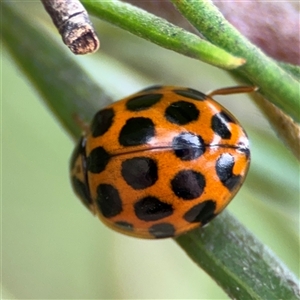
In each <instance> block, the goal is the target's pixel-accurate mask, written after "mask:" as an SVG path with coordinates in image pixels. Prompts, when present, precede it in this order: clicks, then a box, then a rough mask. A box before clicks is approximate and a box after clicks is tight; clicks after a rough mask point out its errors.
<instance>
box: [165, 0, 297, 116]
mask: <svg viewBox="0 0 300 300" xmlns="http://www.w3.org/2000/svg"><path fill="white" fill-rule="evenodd" d="M171 1H172V2H173V4H174V5H175V6H176V7H177V9H178V10H179V11H180V12H181V13H182V14H183V15H184V16H185V17H186V18H187V19H188V20H189V21H190V22H191V24H193V25H194V26H195V28H196V29H198V30H199V32H201V34H202V35H203V36H205V37H206V38H207V39H208V40H209V41H210V42H211V43H213V44H214V45H216V46H218V47H221V48H222V49H224V50H226V51H228V52H230V53H232V54H233V55H236V56H239V57H244V58H245V59H246V61H247V63H246V64H245V65H243V66H242V67H241V68H239V69H238V70H236V72H237V73H240V74H242V75H244V76H246V77H247V78H248V79H249V80H250V81H251V82H252V84H254V85H256V86H258V87H259V91H260V93H261V94H262V95H263V96H265V97H266V98H267V99H268V100H269V101H271V102H272V103H274V104H275V105H276V106H278V107H279V108H281V109H282V110H283V111H284V112H286V113H287V114H288V115H289V116H291V117H292V118H293V119H294V120H295V121H296V122H300V84H299V81H297V80H296V79H295V78H294V77H293V76H291V75H290V74H288V73H287V72H285V71H284V70H283V69H282V68H280V66H279V65H278V64H277V63H276V62H274V61H273V60H272V59H270V58H269V57H267V56H266V55H265V54H264V53H263V52H262V51H260V50H259V49H258V48H257V47H255V46H254V45H253V44H251V43H250V42H249V41H248V40H247V39H246V38H244V37H243V36H242V35H241V34H240V33H239V32H238V31H237V30H236V29H235V28H234V27H233V26H232V25H231V24H229V23H228V22H227V21H226V20H225V18H224V17H223V16H222V14H221V13H220V12H219V10H218V9H217V8H216V7H215V6H214V5H213V4H212V2H211V1H210V0H202V1H189V0H171Z"/></svg>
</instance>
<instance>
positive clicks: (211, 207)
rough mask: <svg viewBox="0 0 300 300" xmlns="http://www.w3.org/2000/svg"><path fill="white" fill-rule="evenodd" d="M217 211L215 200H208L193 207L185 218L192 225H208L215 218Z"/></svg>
mask: <svg viewBox="0 0 300 300" xmlns="http://www.w3.org/2000/svg"><path fill="white" fill-rule="evenodd" d="M215 209H216V202H215V201H213V200H206V201H204V202H202V203H199V204H197V205H195V206H193V207H192V208H191V209H190V210H188V211H187V212H186V213H185V215H184V216H183V218H184V219H185V220H186V221H187V222H190V223H198V222H201V224H202V225H204V224H206V223H208V222H209V221H210V220H211V219H212V218H213V217H214V216H215V213H214V211H215Z"/></svg>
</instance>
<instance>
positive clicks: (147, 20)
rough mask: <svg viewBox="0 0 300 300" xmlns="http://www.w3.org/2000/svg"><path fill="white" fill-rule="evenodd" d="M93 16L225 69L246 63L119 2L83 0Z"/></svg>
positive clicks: (114, 0) (175, 27) (144, 12)
mask: <svg viewBox="0 0 300 300" xmlns="http://www.w3.org/2000/svg"><path fill="white" fill-rule="evenodd" d="M82 2H83V3H84V5H85V7H86V8H87V9H88V11H89V12H90V13H92V14H93V15H95V16H97V17H99V18H101V19H102V20H105V21H108V22H110V23H112V24H114V25H117V26H119V27H121V28H123V29H125V30H127V31H129V32H131V33H133V34H136V35H137V36H140V37H142V38H144V39H147V40H149V41H151V42H153V43H155V44H157V45H160V46H162V47H164V48H167V49H170V50H173V51H176V52H178V53H181V54H184V55H186V56H189V57H192V58H196V59H199V60H202V61H204V62H207V63H209V64H212V65H214V66H217V67H221V68H224V69H234V68H237V67H239V66H241V65H242V64H244V63H245V60H244V59H243V58H240V57H235V56H233V55H231V54H228V53H227V52H226V51H224V50H223V49H221V48H218V47H216V46H214V45H212V44H211V43H209V42H207V41H205V40H203V39H201V38H199V37H198V36H197V35H195V34H192V33H189V32H187V31H185V30H183V29H182V28H180V27H177V26H175V25H173V24H171V23H169V22H167V21H166V20H164V19H162V18H159V17H156V16H154V15H152V14H150V13H147V12H146V11H144V10H142V9H139V8H137V7H135V6H132V5H130V4H128V3H124V2H122V1H117V0H107V1H82Z"/></svg>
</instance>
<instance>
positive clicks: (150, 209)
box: [134, 196, 173, 221]
mask: <svg viewBox="0 0 300 300" xmlns="http://www.w3.org/2000/svg"><path fill="white" fill-rule="evenodd" d="M134 211H135V214H136V216H137V217H138V218H139V219H140V220H143V221H157V220H160V219H163V218H165V217H168V216H170V215H172V214H173V206H172V205H171V204H168V203H165V202H162V201H160V200H159V199H158V198H156V197H151V196H148V197H145V198H143V199H141V200H139V201H138V202H136V203H135V204H134Z"/></svg>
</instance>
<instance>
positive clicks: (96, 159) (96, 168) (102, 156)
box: [87, 147, 111, 173]
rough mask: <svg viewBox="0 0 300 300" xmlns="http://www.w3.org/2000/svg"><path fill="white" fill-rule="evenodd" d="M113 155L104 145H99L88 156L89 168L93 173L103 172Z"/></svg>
mask: <svg viewBox="0 0 300 300" xmlns="http://www.w3.org/2000/svg"><path fill="white" fill-rule="evenodd" d="M110 158H111V156H110V155H109V153H108V152H106V151H105V149H104V148H103V147H97V148H95V149H93V150H92V151H91V153H90V154H89V156H88V157H87V169H88V171H90V172H92V173H100V172H102V171H103V170H104V169H105V167H106V165H107V164H108V162H109V160H110Z"/></svg>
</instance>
